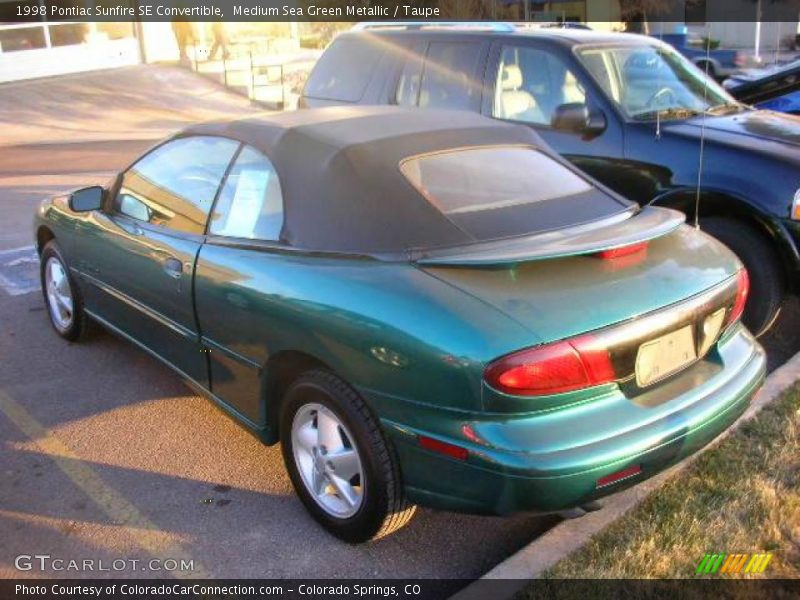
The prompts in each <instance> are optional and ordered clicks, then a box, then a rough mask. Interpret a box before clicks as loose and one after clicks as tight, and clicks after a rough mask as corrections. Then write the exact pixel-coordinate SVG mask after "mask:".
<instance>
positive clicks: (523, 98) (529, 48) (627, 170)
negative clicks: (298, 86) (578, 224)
mask: <svg viewBox="0 0 800 600" xmlns="http://www.w3.org/2000/svg"><path fill="white" fill-rule="evenodd" d="M331 104H398V105H402V106H416V107H420V108H450V109H461V110H469V111H475V112H481V113H483V114H486V115H490V116H493V117H495V118H499V119H504V120H509V121H514V122H518V123H523V124H527V125H529V126H531V127H534V128H535V129H536V130H537V131H538V132H539V133H540V134H541V135H542V136H543V138H544V139H545V140H546V141H547V142H548V143H549V144H550V145H552V146H553V148H555V150H557V151H558V152H560V153H561V154H563V155H565V156H566V157H567V158H568V159H569V160H570V161H572V162H573V163H575V164H576V165H577V166H579V167H580V168H582V169H583V170H584V171H586V172H587V173H589V174H590V175H592V176H593V177H595V178H596V179H597V180H599V181H600V182H602V183H604V184H606V185H607V186H608V187H610V188H612V189H614V190H615V191H617V192H619V193H621V194H622V195H624V196H627V197H628V198H631V199H634V200H636V201H637V202H639V203H640V204H648V203H656V204H659V205H662V206H669V207H673V208H678V209H680V210H682V211H684V212H685V213H686V214H687V215H688V217H689V219H690V221H691V220H693V219H694V218H695V215H697V217H698V220H699V224H700V226H701V228H702V229H703V230H705V231H707V232H708V233H710V234H711V235H713V236H715V237H717V238H718V239H720V240H721V241H723V242H724V243H726V244H727V245H728V246H729V247H730V248H731V249H733V250H734V251H735V252H736V253H737V254H738V255H739V257H740V258H741V259H742V261H743V262H744V264H745V265H746V267H747V268H748V270H749V271H750V276H751V279H752V296H751V299H750V302H749V303H748V307H747V310H746V313H745V322H746V323H747V325H748V326H749V327H750V329H751V330H752V331H753V332H754V333H756V334H761V333H763V332H764V331H766V330H767V329H768V328H769V326H770V325H771V324H772V322H773V321H774V319H775V317H776V316H777V314H778V312H779V310H780V307H781V305H782V302H783V300H784V297H785V295H786V294H787V293H795V294H796V293H800V119H797V118H795V117H792V116H789V115H782V114H778V113H773V112H770V111H758V110H753V109H752V108H750V107H747V106H745V105H743V104H740V103H739V102H737V101H736V100H734V99H733V98H732V97H731V96H730V95H729V94H728V93H727V92H726V91H725V90H724V89H722V88H721V87H720V86H719V85H718V84H717V83H716V82H714V81H712V80H711V79H710V78H707V77H706V76H705V75H704V74H703V73H702V72H701V71H700V70H699V69H698V68H697V67H695V65H693V64H692V63H691V62H690V61H688V60H687V59H686V58H685V57H683V56H682V55H681V54H679V53H678V52H677V51H675V50H674V49H673V48H672V47H671V46H669V45H667V44H664V43H663V42H660V41H659V40H657V39H654V38H651V37H646V36H639V35H632V34H613V33H601V32H596V31H585V30H578V29H553V28H526V27H517V26H514V25H510V24H504V23H484V24H480V25H476V24H465V25H462V26H458V25H441V24H440V25H433V24H428V25H424V24H403V25H400V26H398V25H396V24H389V26H387V25H385V24H384V25H381V24H375V25H364V24H362V25H360V26H357V28H356V30H355V31H351V32H348V33H345V34H343V35H341V36H339V37H338V38H337V39H336V40H335V41H334V42H333V43H332V44H331V45H330V46H329V47H328V48H327V49H326V51H325V52H324V53H323V55H322V56H321V58H320V59H319V61H318V63H317V65H316V66H315V68H314V70H313V71H312V73H311V75H310V76H309V79H308V81H307V83H306V87H305V90H304V93H303V97H302V98H301V99H300V107H310V106H324V105H331ZM701 156H702V161H701ZM701 164H702V169H701V168H699V167H700V165H701ZM698 184H699V185H698ZM698 190H699V191H698Z"/></svg>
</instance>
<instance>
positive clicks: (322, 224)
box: [178, 106, 631, 254]
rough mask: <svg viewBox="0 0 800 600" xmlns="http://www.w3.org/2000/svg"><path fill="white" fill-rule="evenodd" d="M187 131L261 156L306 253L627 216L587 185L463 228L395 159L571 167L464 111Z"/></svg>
mask: <svg viewBox="0 0 800 600" xmlns="http://www.w3.org/2000/svg"><path fill="white" fill-rule="evenodd" d="M189 135H218V136H225V137H230V138H233V139H237V140H240V141H242V142H244V143H246V144H249V145H251V146H253V147H255V148H256V149H258V150H260V151H261V152H263V153H264V154H265V155H266V156H267V157H268V158H269V159H270V160H271V161H272V162H273V164H274V165H275V168H276V170H277V172H278V176H279V179H280V184H281V190H282V192H283V201H284V225H283V231H282V234H281V241H283V242H285V243H287V244H289V245H291V246H294V247H297V248H303V249H307V250H319V251H333V252H355V253H369V254H374V253H381V252H387V253H394V252H398V251H406V250H410V249H419V248H436V247H443V246H459V245H464V244H469V243H472V242H475V241H486V240H490V239H498V238H506V237H513V236H519V235H525V234H531V233H536V232H538V231H545V230H552V229H558V228H561V227H565V226H571V225H577V224H581V223H586V222H591V221H594V220H597V219H601V218H604V217H608V216H610V215H613V214H619V213H621V212H625V211H629V210H631V204H629V203H627V202H626V201H624V200H622V199H621V198H617V197H614V196H611V195H609V194H607V193H605V192H603V191H600V190H599V189H596V188H592V190H591V192H590V193H588V194H581V197H570V199H569V200H570V202H564V201H558V202H550V203H540V204H541V205H534V206H527V207H525V206H523V207H510V208H507V209H502V210H491V211H485V212H486V213H491V214H486V215H483V216H481V215H473V216H472V218H473V219H475V218H478V219H482V223H481V226H480V227H477V228H472V227H464V225H463V224H462V223H459V222H458V219H455V218H450V217H448V216H447V215H445V214H443V213H442V212H440V211H439V210H438V209H437V208H436V207H435V206H434V205H433V204H431V203H430V202H429V201H428V200H426V198H425V197H424V196H423V195H422V194H421V193H420V192H418V191H417V189H415V188H414V186H412V185H411V184H410V183H409V181H408V180H407V179H406V178H405V177H404V176H403V174H402V173H401V171H400V162H401V161H403V160H404V159H406V158H408V157H412V156H416V155H420V154H426V153H432V152H437V151H442V150H450V149H454V148H464V147H480V146H495V145H527V146H535V147H538V148H539V149H541V150H542V151H543V152H545V153H547V154H548V155H549V156H551V157H552V158H553V159H554V160H556V161H558V162H559V163H561V164H567V163H565V161H564V160H563V159H561V158H560V157H558V156H557V155H556V154H555V153H553V152H552V151H551V150H550V149H549V148H548V147H547V145H546V144H545V142H544V141H543V140H542V139H541V137H539V136H538V135H537V134H536V133H535V132H534V131H532V130H531V129H530V128H529V127H525V126H520V125H512V124H508V123H503V122H500V121H496V120H493V119H488V118H485V117H482V116H480V115H477V114H473V113H469V112H466V111H439V110H417V109H404V108H398V107H390V106H353V107H349V106H347V107H341V106H337V107H329V108H319V109H309V110H299V111H295V112H288V113H281V114H275V115H272V114H265V115H258V116H254V117H249V118H244V119H238V120H231V121H218V122H209V123H203V124H199V125H195V126H192V127H190V128H188V129H186V130H184V131H183V132H181V133H180V134H178V136H179V137H181V136H189ZM570 169H572V167H570ZM572 170H574V169H572ZM531 176H532V177H537V176H538V177H547V174H546V173H531ZM476 230H479V232H480V233H479V234H477V235H476V233H475V231H476Z"/></svg>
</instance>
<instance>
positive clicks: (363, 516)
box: [280, 370, 416, 543]
mask: <svg viewBox="0 0 800 600" xmlns="http://www.w3.org/2000/svg"><path fill="white" fill-rule="evenodd" d="M280 425H281V446H282V450H283V459H284V461H285V463H286V468H287V470H288V472H289V477H290V478H291V480H292V484H293V485H294V488H295V490H296V492H297V495H298V496H300V500H301V501H302V502H303V504H304V505H305V507H306V509H307V510H308V512H309V513H311V515H312V516H313V517H314V518H315V519H316V520H317V521H318V522H319V523H320V524H321V525H322V526H323V527H325V528H326V529H327V530H328V531H329V532H331V533H332V534H333V535H335V536H336V537H338V538H340V539H342V540H344V541H346V542H350V543H360V542H365V541H368V540H371V539H378V538H381V537H383V536H386V535H388V534H390V533H392V532H394V531H396V530H398V529H400V528H401V527H403V526H404V525H405V524H406V523H408V521H409V520H410V519H411V517H412V516H413V514H414V511H415V509H416V507H415V506H413V505H409V504H408V503H407V502H406V500H405V496H404V494H403V486H402V482H401V480H400V469H399V465H398V463H397V459H396V457H395V456H394V452H393V449H392V448H391V446H390V445H389V444H388V442H387V441H386V440H385V439H384V436H383V433H382V432H381V430H380V427H379V426H378V423H377V420H376V419H375V417H373V416H372V414H371V413H370V411H369V409H368V408H367V406H366V404H364V401H363V400H362V399H361V397H360V396H359V395H358V394H357V393H356V392H355V390H353V389H352V388H351V387H350V386H349V385H347V384H346V383H345V382H344V381H342V380H341V379H339V378H338V377H336V376H335V375H333V374H332V373H329V372H327V371H323V370H314V371H309V372H307V373H305V374H304V375H302V376H301V377H300V378H299V379H298V380H297V381H295V382H294V383H293V384H292V385H291V386H290V387H289V389H288V390H287V392H286V396H285V400H284V402H283V407H282V412H281V423H280Z"/></svg>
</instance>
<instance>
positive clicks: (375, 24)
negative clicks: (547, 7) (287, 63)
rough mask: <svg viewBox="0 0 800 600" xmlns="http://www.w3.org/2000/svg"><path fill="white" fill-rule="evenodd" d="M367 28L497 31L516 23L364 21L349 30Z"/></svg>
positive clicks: (505, 30)
mask: <svg viewBox="0 0 800 600" xmlns="http://www.w3.org/2000/svg"><path fill="white" fill-rule="evenodd" d="M367 29H405V30H407V31H410V30H416V29H468V30H472V31H497V32H506V33H508V32H513V31H516V25H514V24H513V23H499V22H497V21H492V22H486V21H364V22H361V23H356V24H355V25H354V26H353V28H352V29H351V31H365V30H367Z"/></svg>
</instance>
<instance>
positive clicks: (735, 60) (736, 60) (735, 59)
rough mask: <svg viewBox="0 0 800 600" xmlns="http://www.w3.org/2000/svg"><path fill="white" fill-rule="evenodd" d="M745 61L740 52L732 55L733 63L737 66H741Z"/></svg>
mask: <svg viewBox="0 0 800 600" xmlns="http://www.w3.org/2000/svg"><path fill="white" fill-rule="evenodd" d="M745 62H747V60H746V58H745V55H744V54H742V53H741V52H737V53H736V54H735V55H734V57H733V64H735V65H736V66H737V67H743V66H744V64H745Z"/></svg>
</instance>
